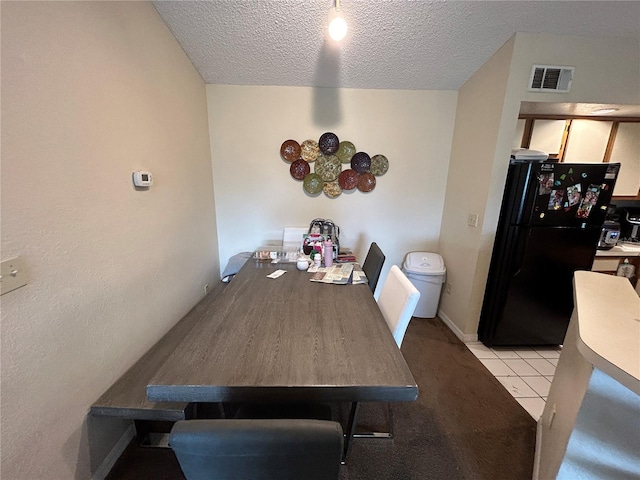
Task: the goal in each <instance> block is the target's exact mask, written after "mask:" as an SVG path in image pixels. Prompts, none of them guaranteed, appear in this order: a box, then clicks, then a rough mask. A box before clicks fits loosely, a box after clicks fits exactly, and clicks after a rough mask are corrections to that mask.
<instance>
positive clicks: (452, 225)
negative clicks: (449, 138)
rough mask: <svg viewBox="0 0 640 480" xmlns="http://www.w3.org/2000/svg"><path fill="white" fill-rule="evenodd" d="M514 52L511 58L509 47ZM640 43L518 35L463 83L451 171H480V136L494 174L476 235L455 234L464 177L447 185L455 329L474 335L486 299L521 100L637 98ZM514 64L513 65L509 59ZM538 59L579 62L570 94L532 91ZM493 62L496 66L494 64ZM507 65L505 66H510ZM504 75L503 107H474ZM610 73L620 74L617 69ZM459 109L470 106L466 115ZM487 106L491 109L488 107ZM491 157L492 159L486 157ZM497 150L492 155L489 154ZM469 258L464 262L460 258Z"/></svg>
mask: <svg viewBox="0 0 640 480" xmlns="http://www.w3.org/2000/svg"><path fill="white" fill-rule="evenodd" d="M509 50H511V51H512V53H511V54H510V56H511V58H510V59H509V58H508V57H509V54H508V51H509ZM639 53H640V45H639V44H638V42H637V41H633V40H627V39H602V38H586V37H571V36H554V35H534V34H522V33H518V34H516V35H515V37H514V38H512V39H511V40H510V41H509V42H507V44H505V46H503V47H502V48H501V49H500V50H499V51H498V52H497V53H496V55H495V56H494V57H493V58H492V59H491V60H489V61H488V62H487V63H486V64H485V65H484V66H483V67H482V68H481V69H479V70H478V72H476V73H475V74H474V75H473V77H472V78H471V79H470V80H469V81H467V83H466V84H465V85H464V86H463V87H462V88H461V89H460V92H459V101H458V114H457V116H456V127H455V128H456V133H455V136H454V146H453V149H452V158H451V165H452V169H453V168H454V166H455V168H457V169H458V172H464V171H467V172H476V171H477V169H478V158H477V157H476V156H467V155H464V153H465V151H466V150H465V147H464V145H463V144H465V143H471V142H469V140H470V139H471V140H472V141H477V139H478V137H479V132H485V133H486V136H483V137H481V138H482V142H481V144H482V146H481V147H479V148H481V149H482V153H481V156H480V158H481V159H482V160H481V164H482V166H483V168H485V169H486V171H489V172H490V176H489V177H488V178H487V177H485V178H484V180H483V182H482V183H480V184H479V185H478V189H479V191H480V192H481V193H480V195H478V199H479V200H481V199H480V198H479V197H480V196H481V195H485V196H486V201H485V202H480V203H479V204H478V207H477V208H478V209H479V210H481V212H479V213H480V214H481V215H480V218H481V222H482V228H481V229H478V230H481V232H476V231H473V233H472V234H471V235H467V236H464V235H457V233H459V231H460V229H461V227H460V224H461V222H464V221H465V219H466V216H465V217H463V218H460V217H461V215H462V214H463V213H464V211H463V210H462V209H461V208H460V207H459V206H458V203H457V202H458V200H457V198H456V195H454V194H455V193H456V192H457V193H460V192H462V191H464V190H465V188H467V186H468V184H467V180H464V176H463V175H460V174H456V173H455V172H454V171H453V170H452V171H451V172H450V174H449V179H448V183H447V200H446V202H445V206H444V219H443V227H442V232H443V234H442V237H441V240H440V245H441V248H442V250H443V251H444V252H445V253H446V255H445V262H447V263H448V264H449V266H451V268H449V275H450V278H451V280H452V281H453V282H455V283H454V284H453V288H452V294H451V296H450V298H448V297H445V298H444V300H443V305H442V310H443V312H442V313H443V316H444V317H445V318H448V319H449V320H450V324H451V325H454V326H455V328H457V329H458V333H459V334H461V335H464V336H466V337H467V338H468V339H471V338H472V337H474V336H475V335H476V332H477V327H478V321H479V318H480V311H481V308H482V299H483V294H484V289H485V283H486V279H487V273H488V269H489V263H490V260H491V249H492V247H493V238H494V235H495V230H496V227H497V222H498V215H499V212H500V203H501V200H502V191H503V188H504V181H505V178H506V173H507V166H508V162H509V153H510V151H511V143H512V140H513V137H514V132H515V129H516V120H517V116H518V112H519V110H520V102H521V101H538V102H544V101H549V102H576V103H581V102H583V103H620V104H638V103H639V102H640V75H639V74H640V55H638V54H639ZM507 62H509V63H507ZM534 64H548V65H567V66H574V67H575V76H574V80H573V84H572V88H571V92H569V93H566V94H550V93H546V94H540V93H531V92H528V91H527V82H528V79H529V75H530V73H531V66H532V65H534ZM491 65H494V66H495V68H496V69H495V70H494V69H493V68H491ZM505 65H508V72H505V69H504V67H505ZM499 72H502V74H506V75H507V78H508V80H507V84H506V92H505V95H504V98H503V99H501V100H496V101H499V102H500V103H501V113H499V114H498V115H496V110H495V108H496V107H497V105H496V106H495V107H494V108H491V109H489V110H488V111H487V110H484V109H480V108H476V109H472V108H471V107H472V106H473V105H476V104H478V103H480V102H482V101H483V99H484V98H486V97H489V98H494V95H495V90H496V89H503V88H504V84H503V81H500V76H496V75H495V74H496V73H499ZM611 72H615V75H613V74H612V73H611ZM461 112H467V114H466V115H461ZM487 112H488V113H487ZM487 155H489V157H487ZM491 155H493V158H490V156H491ZM460 258H462V259H468V260H467V263H466V264H465V265H462V262H460V261H459V260H458V259H460Z"/></svg>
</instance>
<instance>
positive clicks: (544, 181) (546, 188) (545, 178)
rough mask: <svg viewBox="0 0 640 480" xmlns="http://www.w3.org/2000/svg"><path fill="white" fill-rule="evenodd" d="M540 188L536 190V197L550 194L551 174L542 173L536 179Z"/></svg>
mask: <svg viewBox="0 0 640 480" xmlns="http://www.w3.org/2000/svg"><path fill="white" fill-rule="evenodd" d="M538 182H539V184H540V188H539V189H538V195H549V194H550V193H551V187H553V173H543V174H541V175H540V176H539V177H538Z"/></svg>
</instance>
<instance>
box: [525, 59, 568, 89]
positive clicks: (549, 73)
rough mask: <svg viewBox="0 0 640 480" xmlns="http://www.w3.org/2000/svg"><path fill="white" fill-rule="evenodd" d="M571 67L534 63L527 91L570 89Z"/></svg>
mask: <svg viewBox="0 0 640 480" xmlns="http://www.w3.org/2000/svg"><path fill="white" fill-rule="evenodd" d="M573 70H574V68H573V67H554V66H550V65H534V66H533V68H532V69H531V78H530V79H529V91H531V92H549V93H566V92H568V91H569V90H570V89H571V80H573Z"/></svg>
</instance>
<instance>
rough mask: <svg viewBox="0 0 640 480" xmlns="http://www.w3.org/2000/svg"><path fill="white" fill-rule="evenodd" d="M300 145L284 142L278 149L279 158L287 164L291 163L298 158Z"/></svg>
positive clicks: (291, 141) (294, 142) (293, 142)
mask: <svg viewBox="0 0 640 480" xmlns="http://www.w3.org/2000/svg"><path fill="white" fill-rule="evenodd" d="M301 152H302V150H301V149H300V144H299V143H298V142H296V141H295V140H285V141H284V142H283V143H282V146H281V147H280V156H281V157H282V158H283V159H285V160H286V161H287V162H293V161H295V160H298V159H299V158H300V153H301Z"/></svg>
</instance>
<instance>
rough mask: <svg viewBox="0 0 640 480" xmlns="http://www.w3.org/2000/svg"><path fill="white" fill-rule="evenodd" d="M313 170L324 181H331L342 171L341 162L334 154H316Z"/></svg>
mask: <svg viewBox="0 0 640 480" xmlns="http://www.w3.org/2000/svg"><path fill="white" fill-rule="evenodd" d="M314 165H315V166H314V167H313V171H314V172H316V173H317V174H318V175H320V176H321V177H322V180H324V181H325V182H333V181H334V180H335V179H336V178H338V175H340V172H341V171H342V164H341V163H340V160H338V157H336V156H335V155H323V154H322V153H321V154H320V155H318V159H317V160H316V163H315V164H314Z"/></svg>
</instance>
